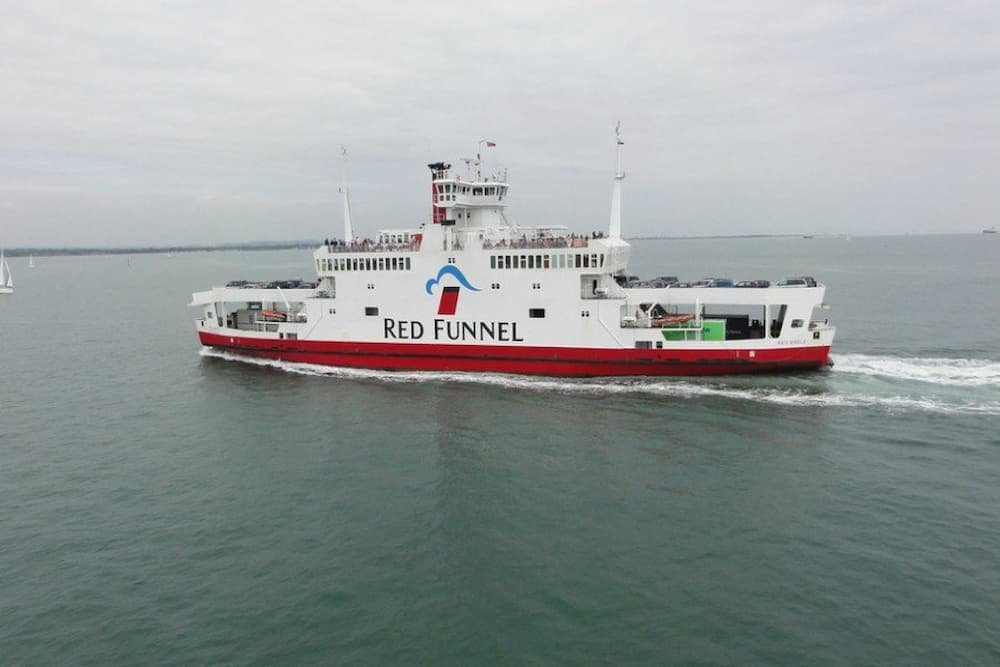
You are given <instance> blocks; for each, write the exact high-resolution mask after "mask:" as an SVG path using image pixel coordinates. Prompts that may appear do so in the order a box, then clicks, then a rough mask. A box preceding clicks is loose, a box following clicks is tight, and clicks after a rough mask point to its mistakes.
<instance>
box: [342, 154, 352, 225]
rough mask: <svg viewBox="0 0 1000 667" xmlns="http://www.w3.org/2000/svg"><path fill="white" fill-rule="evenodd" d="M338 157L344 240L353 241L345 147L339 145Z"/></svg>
mask: <svg viewBox="0 0 1000 667" xmlns="http://www.w3.org/2000/svg"><path fill="white" fill-rule="evenodd" d="M340 159H341V160H342V161H343V164H344V169H343V181H342V183H341V186H340V193H341V194H342V195H344V242H345V243H353V242H354V226H353V224H352V223H351V189H350V188H349V187H347V149H346V148H345V147H343V146H341V147H340Z"/></svg>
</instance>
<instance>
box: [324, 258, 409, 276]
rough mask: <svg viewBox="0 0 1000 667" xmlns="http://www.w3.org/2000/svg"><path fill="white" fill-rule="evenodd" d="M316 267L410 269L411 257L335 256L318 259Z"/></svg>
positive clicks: (336, 269) (337, 268) (373, 269)
mask: <svg viewBox="0 0 1000 667" xmlns="http://www.w3.org/2000/svg"><path fill="white" fill-rule="evenodd" d="M316 268H317V269H319V271H320V272H325V271H409V270H410V258H409V257H334V258H331V259H325V258H324V259H317V260H316Z"/></svg>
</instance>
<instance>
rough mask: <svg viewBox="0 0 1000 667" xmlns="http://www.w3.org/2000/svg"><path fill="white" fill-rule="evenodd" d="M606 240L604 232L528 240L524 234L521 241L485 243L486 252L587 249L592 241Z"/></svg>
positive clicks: (540, 237)
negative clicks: (497, 249)
mask: <svg viewBox="0 0 1000 667" xmlns="http://www.w3.org/2000/svg"><path fill="white" fill-rule="evenodd" d="M600 238H604V233H603V232H591V234H590V236H587V235H586V234H570V235H568V236H539V237H535V238H530V239H529V238H528V237H527V236H526V235H524V234H522V235H521V238H520V239H511V240H510V241H508V240H507V239H503V240H501V241H489V240H487V241H483V249H484V250H492V249H494V248H586V247H587V242H588V241H589V240H590V239H600Z"/></svg>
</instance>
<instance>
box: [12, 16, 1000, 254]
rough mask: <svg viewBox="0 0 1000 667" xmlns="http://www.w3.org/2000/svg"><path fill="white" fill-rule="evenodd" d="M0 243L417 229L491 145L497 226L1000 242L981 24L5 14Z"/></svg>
mask: <svg viewBox="0 0 1000 667" xmlns="http://www.w3.org/2000/svg"><path fill="white" fill-rule="evenodd" d="M0 15H2V16H3V17H4V19H3V21H2V22H0V54H2V55H0V245H3V246H6V247H8V248H10V247H27V246H53V245H58V246H116V245H117V246H120V245H184V244H201V243H227V242H242V241H279V240H289V239H320V238H324V237H328V236H339V235H340V234H341V232H342V229H343V223H342V207H341V204H340V200H339V194H338V186H339V184H340V180H341V163H340V147H341V146H346V147H347V150H348V153H349V155H350V162H349V174H350V184H351V193H352V195H351V196H352V210H353V214H354V222H355V230H356V232H357V233H359V234H361V235H365V236H374V235H375V233H376V231H377V230H378V229H385V228H407V227H416V226H418V225H419V224H421V223H423V222H425V221H427V220H428V218H429V215H430V205H429V179H430V172H429V171H428V170H427V166H426V165H427V164H428V163H429V162H435V161H439V160H445V161H450V162H455V163H460V158H462V157H467V156H469V155H471V154H473V153H475V151H476V148H477V144H478V142H479V141H480V140H481V139H489V140H491V141H494V142H496V147H495V148H492V149H489V150H488V152H487V156H486V159H487V164H488V165H489V166H490V167H493V168H496V167H503V168H506V169H507V170H508V176H509V181H510V183H511V193H510V199H509V208H508V217H509V218H510V219H511V220H512V221H513V222H515V223H518V224H523V225H566V226H567V227H569V228H570V230H572V231H576V232H589V231H591V230H597V229H606V228H607V225H608V216H609V208H610V196H611V183H612V177H613V173H614V160H615V134H614V128H615V124H616V122H617V121H619V120H620V121H621V123H622V139H623V141H624V142H625V145H624V157H623V160H624V168H625V172H626V178H625V181H624V184H623V196H622V202H623V203H622V229H623V233H624V235H625V236H626V237H628V236H652V235H662V236H691V235H714V234H757V233H761V234H763V233H774V234H781V233H807V234H842V233H849V234H854V235H863V234H898V233H953V232H978V231H979V230H980V229H982V228H984V227H989V226H993V225H996V224H998V221H1000V187H998V184H1000V38H998V37H997V36H998V35H1000V3H995V2H986V1H978V2H964V1H962V0H949V1H948V2H892V1H887V2H866V3H861V2H858V3H854V2H847V1H843V2H824V3H812V2H784V1H770V0H761V1H757V2H723V1H720V2H629V1H627V0H620V1H617V2H561V1H555V2H549V1H547V0H537V1H535V2H531V3H521V2H508V3H469V2H450V1H438V2H433V3H389V2H384V3H383V2H377V1H374V0H367V1H361V2H335V1H331V0H320V1H316V2H312V1H311V0H299V1H297V2H291V3H281V2H256V1H254V0H239V1H232V2H229V1H211V0H192V1H185V0H174V1H170V2H154V1H143V2H131V1H120V2H110V1H109V2H103V1H101V2H94V1H90V0H75V1H74V2H62V1H57V2H46V1H44V0H32V1H31V2H19V1H16V0H0Z"/></svg>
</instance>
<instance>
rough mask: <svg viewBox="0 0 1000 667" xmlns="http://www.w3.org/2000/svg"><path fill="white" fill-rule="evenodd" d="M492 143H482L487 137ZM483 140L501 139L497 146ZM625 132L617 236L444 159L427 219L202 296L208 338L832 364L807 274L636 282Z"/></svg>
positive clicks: (571, 371)
mask: <svg viewBox="0 0 1000 667" xmlns="http://www.w3.org/2000/svg"><path fill="white" fill-rule="evenodd" d="M482 143H485V142H481V145H482ZM488 145H492V142H489V144H488ZM621 150H622V143H621V140H620V139H619V142H618V168H617V170H616V173H615V176H614V180H613V186H612V200H611V201H612V205H611V220H610V225H609V228H608V231H607V233H606V234H605V233H600V234H590V235H577V234H571V233H569V231H568V230H567V228H565V227H534V228H529V227H521V226H518V225H515V224H512V223H511V222H510V221H509V220H508V218H507V216H506V215H505V212H504V211H505V208H506V205H507V199H508V193H509V185H508V182H507V174H506V172H505V171H503V172H497V173H494V174H489V175H484V174H483V172H482V164H481V161H480V158H479V155H478V154H477V157H476V158H474V159H473V158H470V159H468V160H465V162H466V169H465V170H464V173H459V171H458V170H455V169H453V168H452V166H451V165H450V164H446V163H444V162H436V163H433V164H430V165H428V166H429V167H430V171H431V217H430V220H429V221H428V222H426V223H425V224H422V225H420V227H419V228H415V229H386V230H382V231H380V232H379V233H378V235H377V238H375V239H372V240H360V239H357V238H355V236H354V233H353V227H352V221H351V213H350V193H349V191H348V189H347V187H346V178H345V186H344V187H343V188H342V193H343V197H344V228H345V229H344V239H343V240H335V241H327V242H325V243H324V244H323V245H321V246H320V247H319V248H318V249H317V250H316V251H315V252H314V253H313V257H314V260H315V268H316V274H317V277H318V280H317V281H316V282H315V283H305V284H302V283H296V282H294V281H292V282H287V281H286V282H284V283H275V284H272V285H269V286H268V285H264V284H256V283H245V282H243V281H236V282H233V283H230V284H229V285H227V286H225V287H214V288H212V289H210V290H207V291H204V292H197V293H195V294H194V295H193V299H192V303H191V304H190V305H191V306H193V307H197V308H198V309H199V311H200V312H199V314H198V318H197V320H196V327H197V330H198V337H199V338H200V340H201V343H202V345H205V346H209V347H212V348H216V349H219V350H226V351H230V352H234V353H237V354H240V355H251V356H257V357H267V358H272V359H280V360H285V361H291V362H303V363H312V364H326V365H333V366H348V367H356V368H372V369H392V370H427V371H470V372H495V373H526V374H536V375H553V376H578V377H579V376H624V375H721V374H734V373H759V372H774V371H788V370H796V369H816V368H820V367H823V366H827V365H828V364H829V352H830V345H831V344H832V342H833V336H834V332H835V328H834V327H833V326H831V325H830V324H829V322H828V321H827V320H826V319H825V318H821V316H818V315H817V314H816V311H817V310H818V309H825V308H826V306H825V305H824V304H823V296H824V293H825V291H826V288H825V287H824V286H823V285H822V284H820V283H817V282H816V281H814V280H812V279H811V278H800V279H792V280H788V281H784V282H783V283H778V284H776V285H770V284H769V283H767V282H765V281H753V282H751V283H749V284H745V285H740V284H739V283H737V285H740V286H728V285H729V284H731V283H728V284H727V282H726V281H716V282H714V283H713V282H705V281H699V282H697V283H691V284H686V283H679V282H674V281H672V280H670V279H669V278H664V279H662V280H659V281H655V282H653V283H638V284H637V283H636V282H635V281H629V279H628V277H627V276H628V273H627V268H628V259H629V251H630V248H629V244H628V243H627V242H626V241H625V240H624V239H622V235H621V206H620V202H621V185H622V180H623V179H624V177H625V175H624V173H623V172H622V169H621Z"/></svg>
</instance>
